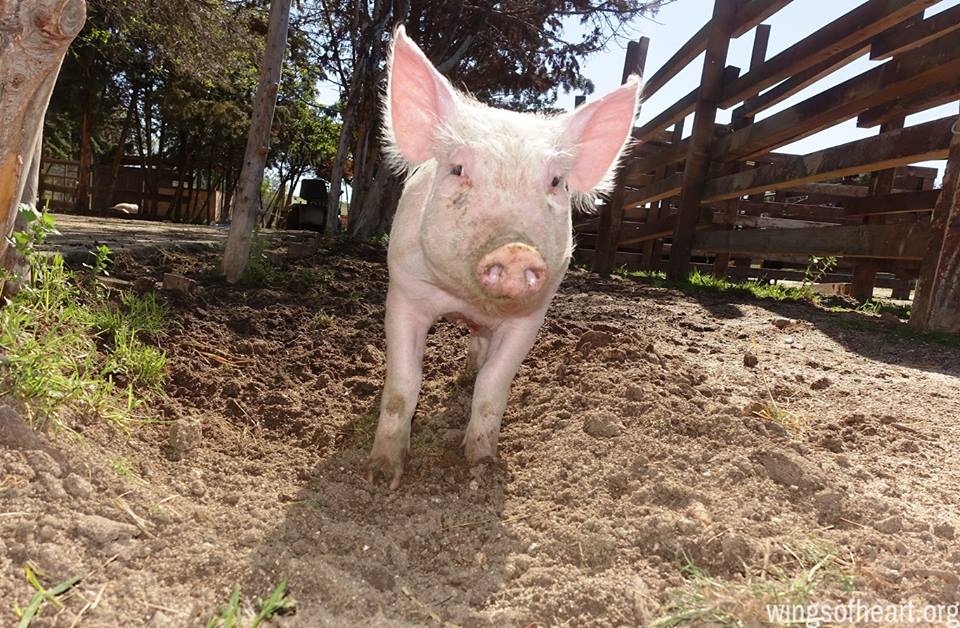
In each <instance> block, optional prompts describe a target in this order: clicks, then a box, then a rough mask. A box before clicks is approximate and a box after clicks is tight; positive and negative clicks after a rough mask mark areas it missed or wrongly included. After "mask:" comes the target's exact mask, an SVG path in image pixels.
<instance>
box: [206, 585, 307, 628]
mask: <svg viewBox="0 0 960 628" xmlns="http://www.w3.org/2000/svg"><path fill="white" fill-rule="evenodd" d="M286 591H287V581H286V580H283V581H282V582H281V583H280V584H278V585H277V586H276V587H275V588H274V589H273V591H271V592H270V595H268V596H267V597H266V598H264V599H261V600H260V603H259V605H258V606H259V610H258V611H257V614H256V615H255V616H254V618H253V620H252V621H251V622H250V624H249V626H250V628H258V627H259V626H260V625H261V624H262V623H264V622H268V621H270V620H271V619H273V618H274V617H276V616H277V615H284V614H288V613H292V612H294V609H295V608H296V601H295V600H294V599H293V598H292V597H290V596H289V595H287V592H286ZM241 615H242V611H241V609H240V585H239V584H238V585H236V586H234V587H233V592H232V593H231V594H230V598H229V599H228V600H227V603H226V604H224V605H223V606H222V607H220V609H219V610H218V611H217V614H215V615H214V616H213V617H211V618H210V619H209V620H208V621H207V628H241V626H244V625H245V624H244V623H243V621H242V617H241Z"/></svg>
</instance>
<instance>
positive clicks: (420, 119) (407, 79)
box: [386, 25, 456, 164]
mask: <svg viewBox="0 0 960 628" xmlns="http://www.w3.org/2000/svg"><path fill="white" fill-rule="evenodd" d="M455 99H456V94H455V92H454V90H453V87H452V86H451V85H450V83H449V82H448V81H447V79H445V78H443V76H442V75H441V74H440V73H439V72H437V70H436V68H434V67H433V65H432V64H431V63H430V61H429V60H428V59H427V57H426V55H424V54H423V52H422V51H421V50H420V48H418V47H417V45H416V44H415V43H413V40H412V39H410V38H409V37H407V33H406V31H405V30H404V28H403V26H402V25H401V26H398V27H397V30H396V32H395V33H394V36H393V45H392V46H391V49H390V60H389V62H388V63H387V97H386V114H387V115H386V120H387V123H386V134H387V143H388V145H389V148H390V149H391V150H392V152H394V153H396V154H398V155H399V156H400V157H402V158H403V160H405V161H407V162H412V163H415V164H417V163H421V162H424V161H427V160H428V159H430V158H431V157H433V156H434V154H435V152H436V151H435V144H436V134H437V128H438V127H439V126H440V125H441V124H443V123H444V122H445V121H447V119H449V118H450V116H451V115H452V114H453V111H454V106H455V104H454V103H455Z"/></svg>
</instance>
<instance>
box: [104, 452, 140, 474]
mask: <svg viewBox="0 0 960 628" xmlns="http://www.w3.org/2000/svg"><path fill="white" fill-rule="evenodd" d="M110 466H111V467H113V471H114V473H116V474H117V475H119V476H120V477H122V478H129V477H134V476H136V472H135V471H134V470H133V465H132V464H130V461H129V460H127V459H126V458H124V457H123V456H117V457H116V458H114V459H113V460H111V461H110Z"/></svg>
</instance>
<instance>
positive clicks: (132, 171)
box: [39, 157, 224, 224]
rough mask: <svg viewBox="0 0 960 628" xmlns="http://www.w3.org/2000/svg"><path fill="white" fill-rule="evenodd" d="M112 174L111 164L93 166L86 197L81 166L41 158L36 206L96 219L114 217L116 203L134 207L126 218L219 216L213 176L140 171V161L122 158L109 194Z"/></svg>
mask: <svg viewBox="0 0 960 628" xmlns="http://www.w3.org/2000/svg"><path fill="white" fill-rule="evenodd" d="M111 175H112V167H111V165H110V164H102V165H98V166H95V167H94V168H92V169H91V170H90V171H89V172H88V173H86V175H85V176H86V177H87V182H86V183H87V185H86V186H85V189H86V190H87V192H86V193H85V194H86V196H85V198H84V197H83V195H84V192H82V191H81V189H82V188H83V187H84V186H81V185H80V183H81V176H82V175H81V167H80V162H79V161H72V160H68V159H53V158H46V157H45V158H43V159H42V160H41V162H40V185H39V196H40V203H41V205H42V204H45V203H46V204H48V206H49V207H50V208H51V209H54V210H57V211H79V212H80V213H92V214H97V215H107V214H110V215H114V214H111V213H110V211H109V208H110V207H111V206H113V204H114V203H126V204H131V205H136V206H137V207H138V211H137V212H135V213H133V214H127V215H128V216H129V217H131V218H149V219H156V220H177V221H178V222H199V223H206V224H209V223H213V222H218V221H220V220H221V218H222V214H223V210H224V207H223V205H224V195H223V193H222V192H221V191H220V190H219V189H218V188H217V182H216V181H215V180H214V179H215V178H216V177H214V176H211V175H210V174H206V176H204V177H198V176H190V175H187V176H183V175H181V173H179V172H178V170H177V168H176V167H175V166H174V165H173V164H168V163H166V162H151V163H149V164H148V165H147V167H144V166H143V164H141V163H140V160H137V159H125V160H123V161H122V162H121V164H120V167H119V168H118V170H117V177H116V181H115V183H114V184H113V189H112V190H111V180H112V176H111ZM152 190H156V192H155V193H154V192H153V191H152ZM108 197H110V198H109V199H108ZM116 215H120V214H116Z"/></svg>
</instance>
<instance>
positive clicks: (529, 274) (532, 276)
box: [523, 268, 540, 288]
mask: <svg viewBox="0 0 960 628" xmlns="http://www.w3.org/2000/svg"><path fill="white" fill-rule="evenodd" d="M523 276H524V278H525V279H526V280H527V285H528V286H530V287H531V288H533V287H534V286H536V285H537V284H538V283H540V275H539V273H537V272H536V271H535V270H533V269H532V268H528V269H527V270H525V271H524V272H523Z"/></svg>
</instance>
